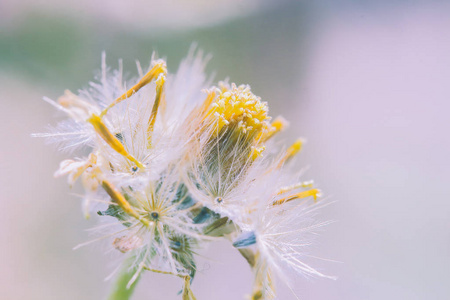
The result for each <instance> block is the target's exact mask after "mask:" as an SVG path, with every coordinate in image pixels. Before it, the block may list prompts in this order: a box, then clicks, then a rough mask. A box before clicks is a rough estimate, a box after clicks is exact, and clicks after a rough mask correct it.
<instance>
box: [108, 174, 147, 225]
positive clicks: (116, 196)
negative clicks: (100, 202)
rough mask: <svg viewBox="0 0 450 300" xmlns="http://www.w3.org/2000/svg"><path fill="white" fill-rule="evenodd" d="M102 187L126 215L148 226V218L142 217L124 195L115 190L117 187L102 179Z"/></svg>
mask: <svg viewBox="0 0 450 300" xmlns="http://www.w3.org/2000/svg"><path fill="white" fill-rule="evenodd" d="M102 187H103V189H104V190H105V192H106V193H108V195H109V196H110V197H111V199H112V200H113V202H114V203H117V204H118V205H119V206H120V208H121V209H122V210H123V211H124V212H125V213H126V214H128V215H130V216H132V217H133V218H135V219H137V220H139V221H140V222H141V223H142V224H144V225H145V226H149V222H148V220H146V219H144V218H142V217H141V216H140V215H139V214H138V213H137V212H136V211H135V210H134V209H133V207H132V206H131V204H130V203H129V202H128V201H127V200H126V199H125V197H124V196H123V195H122V194H121V193H120V192H119V191H118V190H117V188H116V187H115V186H114V185H112V184H111V183H110V182H108V181H106V180H103V181H102Z"/></svg>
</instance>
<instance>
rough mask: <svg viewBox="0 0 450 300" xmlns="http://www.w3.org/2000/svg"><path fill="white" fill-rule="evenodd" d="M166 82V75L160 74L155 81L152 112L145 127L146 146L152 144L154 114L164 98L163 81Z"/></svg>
mask: <svg viewBox="0 0 450 300" xmlns="http://www.w3.org/2000/svg"><path fill="white" fill-rule="evenodd" d="M165 82H166V76H165V75H163V74H160V75H159V77H158V79H157V80H156V81H155V83H156V97H155V102H154V103H153V108H152V113H151V115H150V119H149V120H148V128H147V142H148V147H149V148H150V147H151V144H152V135H153V128H154V127H155V121H156V114H157V113H158V107H159V105H160V102H161V100H162V99H163V98H164V89H163V88H164V83H165Z"/></svg>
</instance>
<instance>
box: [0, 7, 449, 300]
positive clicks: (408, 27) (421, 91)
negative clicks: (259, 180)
mask: <svg viewBox="0 0 450 300" xmlns="http://www.w3.org/2000/svg"><path fill="white" fill-rule="evenodd" d="M449 29H450V2H449V1H406V0H405V1H401V0H397V1H387V0H386V1H376V0H372V1H369V0H360V1H356V0H354V1H351V0H347V1H345V0H339V1H337V0H335V1H333V0H329V1H300V0H297V1H287V0H286V1H284V0H277V1H275V0H274V1H269V0H246V1H243V0H219V1H210V0H193V1H188V0H170V1H144V0H134V1H123V2H120V3H119V1H90V0H78V1H59V0H39V1H35V0H21V1H16V0H2V1H1V2H0V141H1V142H0V143H1V146H0V187H1V192H0V205H1V207H2V213H1V214H0V215H1V217H0V295H1V296H0V298H1V299H5V300H9V299H17V300H21V299H38V300H40V299H68V300H71V299H103V298H104V296H105V295H106V293H107V291H108V288H109V285H110V282H104V278H105V277H106V276H107V275H108V274H109V273H110V271H111V263H110V260H111V258H110V257H111V254H110V253H107V252H106V251H105V247H104V246H103V245H102V244H95V245H92V246H88V247H84V248H82V249H80V250H77V251H73V250H72V248H73V246H75V245H77V244H79V243H81V242H83V241H86V240H88V239H89V235H88V233H87V232H85V231H83V230H84V229H88V228H90V227H92V226H94V225H95V221H85V220H84V219H83V217H82V214H81V211H80V201H79V198H78V197H76V196H73V195H71V194H73V193H77V192H80V191H79V190H77V189H76V188H75V189H74V190H69V188H68V187H67V185H66V181H65V179H57V180H55V179H54V178H53V176H52V174H53V172H54V171H55V170H56V169H57V167H58V164H59V161H60V160H62V159H66V158H68V157H70V155H67V154H64V153H58V152H57V151H56V149H55V148H53V147H50V146H47V145H45V143H44V140H41V139H36V138H31V137H30V134H31V133H33V132H43V131H45V128H46V126H47V125H48V124H55V123H56V121H57V119H56V118H55V117H56V116H57V114H56V113H55V111H54V109H53V108H52V107H50V105H48V104H46V103H44V102H43V101H42V100H41V99H42V97H43V96H48V97H50V98H53V99H56V98H57V97H58V96H59V95H61V94H62V93H63V91H64V89H71V90H73V91H76V90H77V89H79V88H83V87H86V86H87V84H88V82H89V81H90V80H92V79H93V76H94V72H95V71H96V70H98V69H99V68H100V57H101V52H102V51H106V53H107V63H108V64H109V65H110V66H112V67H114V68H116V67H117V60H118V59H119V58H123V60H124V69H125V70H126V71H127V72H128V73H129V74H130V75H133V76H135V75H136V71H135V60H136V59H138V60H140V61H141V62H143V63H146V62H148V61H149V59H150V56H151V53H152V51H153V50H157V51H158V53H159V55H160V56H162V57H167V58H168V66H169V70H170V71H172V72H175V71H176V69H177V66H178V63H179V62H180V60H181V59H182V58H183V57H184V56H185V55H186V54H187V52H188V49H189V47H190V45H191V44H192V42H197V43H198V45H199V47H200V48H201V49H203V50H204V51H205V52H206V53H211V54H212V55H213V59H212V60H211V61H210V63H209V64H208V72H210V73H212V72H215V73H216V76H215V79H216V80H220V79H223V78H225V77H230V79H231V81H234V82H238V83H248V84H250V85H251V86H252V89H253V91H254V93H255V94H257V95H259V96H261V97H262V98H263V99H264V100H265V101H268V102H269V104H270V109H271V115H273V116H277V115H279V114H283V115H284V116H285V117H286V118H287V119H288V120H290V121H291V127H290V128H289V130H288V131H287V132H286V133H284V138H286V139H287V140H288V141H292V140H293V139H295V138H296V137H297V136H302V137H305V138H306V139H307V140H308V143H307V144H306V146H305V148H304V151H303V152H302V154H301V157H300V162H299V166H308V167H309V169H308V172H307V173H306V175H305V179H310V178H311V179H314V180H315V182H316V183H317V184H318V185H319V186H320V188H321V189H322V190H323V191H324V193H325V194H326V195H327V196H330V200H329V201H335V203H334V204H332V205H330V206H328V207H326V208H325V209H324V210H323V211H322V213H321V218H322V219H323V220H335V221H336V222H335V223H334V224H332V225H329V226H328V227H327V228H326V229H325V230H324V231H323V234H322V235H321V236H320V238H319V239H318V244H317V245H315V250H314V254H315V255H317V256H319V257H324V258H330V259H333V260H337V261H340V262H342V263H333V262H321V261H317V263H315V264H314V265H315V266H317V267H319V268H320V270H324V271H325V272H326V273H327V274H331V275H336V276H338V277H339V279H338V280H337V281H331V280H321V279H320V280H319V279H317V280H299V281H297V282H299V284H300V285H299V289H300V293H299V297H300V299H346V300H360V299H377V300H378V299H450V275H449V269H450V220H449V215H450V184H449V181H450V159H449V154H450V134H449V131H450V116H449V113H450V31H449ZM105 253H106V254H105ZM204 255H205V256H206V259H201V261H200V263H199V272H198V275H197V278H196V280H195V281H194V285H193V289H194V292H195V293H196V295H197V297H198V299H199V300H203V299H215V300H225V299H244V295H245V294H248V293H249V292H250V290H251V282H252V275H251V272H250V270H249V268H248V267H247V266H246V264H245V261H244V260H243V259H242V258H241V257H240V256H239V254H238V253H237V252H236V251H234V250H233V249H231V247H229V246H228V245H227V244H226V243H223V244H218V245H214V246H211V247H210V248H209V250H208V251H206V252H205V253H204ZM224 262H226V263H224ZM180 287H181V284H180V282H179V280H178V279H176V278H171V277H169V276H167V277H165V276H164V275H152V274H146V275H145V276H144V279H143V280H142V282H141V283H140V284H139V285H138V288H137V291H136V295H135V297H134V299H136V300H137V299H168V300H172V299H179V296H177V295H176V293H177V291H178V290H179V288H180ZM278 292H279V297H278V299H283V300H285V299H295V297H294V296H293V295H292V294H291V293H290V292H289V290H288V289H287V288H286V287H284V286H283V285H279V287H278Z"/></svg>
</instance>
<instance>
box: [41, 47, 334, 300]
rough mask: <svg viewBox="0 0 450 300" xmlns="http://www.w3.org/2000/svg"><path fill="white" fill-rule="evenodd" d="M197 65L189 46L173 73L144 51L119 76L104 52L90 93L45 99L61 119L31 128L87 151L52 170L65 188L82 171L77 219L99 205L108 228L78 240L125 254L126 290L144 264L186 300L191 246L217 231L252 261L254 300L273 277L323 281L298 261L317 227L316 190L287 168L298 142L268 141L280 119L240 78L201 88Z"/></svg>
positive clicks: (203, 81)
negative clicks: (106, 244)
mask: <svg viewBox="0 0 450 300" xmlns="http://www.w3.org/2000/svg"><path fill="white" fill-rule="evenodd" d="M205 62H206V59H205V58H203V55H202V53H201V52H199V51H198V52H196V51H195V48H192V50H191V52H190V53H189V55H188V57H187V59H185V60H184V61H183V62H182V63H181V64H180V67H179V69H178V72H177V73H176V74H171V73H169V72H168V70H167V66H166V62H165V61H164V60H161V59H157V58H156V56H155V55H154V56H152V60H151V62H150V66H149V68H148V70H147V73H145V74H144V72H143V71H142V68H141V66H140V64H138V73H139V74H140V79H134V80H129V81H124V76H123V72H122V65H121V63H120V64H119V70H115V71H110V70H109V69H108V68H107V67H106V62H105V56H104V55H103V58H102V71H101V75H100V77H99V78H98V81H97V82H91V83H90V87H89V88H88V89H86V90H82V91H80V92H79V93H77V94H75V93H72V92H70V91H65V93H64V95H63V96H61V97H60V98H59V99H58V100H57V101H52V100H50V99H48V98H45V101H46V102H48V103H50V104H51V105H53V106H54V107H56V108H57V109H58V110H60V111H62V112H64V113H65V114H66V115H67V117H68V119H67V120H64V121H62V122H60V123H59V124H58V125H57V126H56V127H54V128H52V129H50V130H49V132H48V133H45V134H38V135H37V136H41V137H47V138H49V139H50V140H51V141H53V142H55V143H57V144H58V145H59V146H60V149H62V150H70V149H71V150H72V151H77V149H79V148H83V150H84V152H85V153H89V154H88V156H87V157H84V158H76V159H67V160H64V161H63V162H61V164H60V168H59V170H57V171H56V173H55V176H63V175H67V176H68V183H69V185H70V186H72V185H74V184H75V182H76V181H77V179H78V178H81V180H80V181H81V184H82V185H83V187H84V190H85V196H84V202H83V210H84V213H85V216H86V217H89V215H90V214H89V212H90V211H92V210H93V209H94V208H97V210H98V211H97V215H99V216H100V218H102V219H108V220H109V221H110V223H108V224H104V225H102V226H101V228H103V229H105V228H106V229H109V230H110V232H109V233H108V234H107V235H104V236H100V237H99V238H97V239H94V240H92V241H89V242H87V243H83V244H80V245H79V246H77V247H76V248H79V247H81V246H84V245H87V244H90V243H91V242H95V241H97V240H101V239H109V240H110V241H111V246H112V248H113V249H116V250H118V251H119V252H121V253H126V254H127V256H128V257H131V258H132V259H131V261H132V262H133V263H132V265H131V266H129V268H128V269H127V270H132V271H133V272H131V273H130V272H128V273H130V274H131V276H130V277H129V278H127V284H126V288H130V287H131V286H132V285H133V284H134V283H135V282H136V280H137V279H138V278H139V276H140V274H141V273H142V272H143V271H145V270H147V271H152V272H156V273H162V274H171V275H175V276H178V277H181V278H183V283H184V288H183V292H182V297H183V299H185V300H187V299H191V300H192V299H195V297H194V295H193V293H192V291H191V289H190V283H191V280H192V279H193V278H194V276H195V273H196V263H195V255H196V253H197V251H199V250H200V249H201V248H202V247H203V246H204V245H206V243H207V242H210V241H214V240H216V239H218V238H225V239H228V240H231V241H233V245H234V247H235V248H237V249H238V250H239V251H240V253H241V254H242V255H243V256H244V257H245V258H246V259H247V261H248V262H249V264H250V266H251V267H252V270H253V272H254V274H255V285H254V288H253V295H252V297H253V299H271V298H273V296H274V295H275V294H274V292H273V290H272V286H273V280H272V276H273V275H272V273H274V274H278V275H279V276H281V278H282V279H283V280H284V279H286V275H285V272H287V271H288V270H293V271H295V272H297V273H299V274H303V275H307V276H319V277H326V276H325V275H323V274H322V273H320V272H318V271H316V270H315V269H313V268H312V267H310V266H309V265H307V264H306V263H304V262H303V260H302V259H303V257H305V256H306V252H305V251H304V250H305V248H306V246H308V245H309V244H310V242H311V240H310V238H309V235H310V233H311V232H313V230H314V229H316V228H318V227H321V226H322V225H324V224H325V223H315V221H314V218H313V212H315V211H316V209H317V208H318V206H317V205H316V204H315V202H316V200H317V198H318V197H319V196H320V193H319V190H317V189H314V188H312V184H311V183H308V182H306V183H305V182H300V183H298V182H292V178H293V176H292V174H291V173H290V172H289V171H288V168H287V165H288V163H289V162H290V161H291V160H292V158H293V157H294V156H295V155H296V154H297V153H298V152H299V151H300V149H301V147H302V145H303V140H301V139H299V140H297V141H295V142H294V143H293V144H292V145H291V146H290V147H288V148H286V149H285V150H280V149H278V147H277V145H276V144H275V143H273V137H274V136H276V134H277V133H278V132H280V131H282V130H284V129H285V128H286V127H287V125H288V123H287V121H286V120H284V119H283V118H282V117H277V118H275V119H273V120H272V118H271V117H270V116H269V108H268V104H267V103H266V102H264V101H261V98H260V97H258V96H256V95H255V94H254V93H253V92H252V90H251V88H250V86H248V85H237V84H235V83H231V84H228V83H227V82H219V84H218V86H211V80H209V79H208V78H207V77H206V76H205V75H204V68H205ZM127 87H131V88H127ZM311 198H313V199H314V203H312V204H311V205H306V203H304V202H302V201H301V200H299V199H304V200H308V199H311ZM94 203H97V205H93V204H94ZM125 261H130V260H129V259H127V260H125ZM128 273H127V274H128ZM286 281H287V280H286ZM120 282H123V280H121V281H119V284H120Z"/></svg>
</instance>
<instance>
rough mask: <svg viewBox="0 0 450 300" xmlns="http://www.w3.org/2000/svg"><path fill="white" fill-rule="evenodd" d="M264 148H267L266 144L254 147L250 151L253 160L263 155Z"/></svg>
mask: <svg viewBox="0 0 450 300" xmlns="http://www.w3.org/2000/svg"><path fill="white" fill-rule="evenodd" d="M264 150H266V146H262V147H258V148H257V147H252V151H251V152H250V157H251V159H252V160H256V159H257V158H258V157H260V156H262V155H263V154H262V153H263V152H264Z"/></svg>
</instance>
